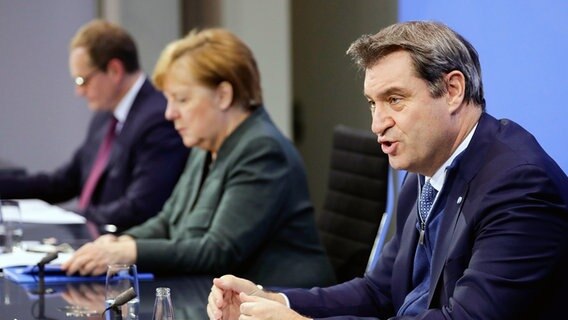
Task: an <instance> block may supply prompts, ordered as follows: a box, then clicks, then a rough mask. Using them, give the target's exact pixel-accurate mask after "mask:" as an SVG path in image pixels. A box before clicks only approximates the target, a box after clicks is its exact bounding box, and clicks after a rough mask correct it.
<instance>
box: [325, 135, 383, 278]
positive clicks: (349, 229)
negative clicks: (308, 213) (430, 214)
mask: <svg viewBox="0 0 568 320" xmlns="http://www.w3.org/2000/svg"><path fill="white" fill-rule="evenodd" d="M388 169H389V164H388V157H387V156H386V155H385V154H384V153H383V152H382V151H381V148H380V145H379V144H378V143H377V137H376V136H375V135H373V134H372V133H371V132H370V131H363V130H359V129H353V128H348V127H345V126H337V127H335V128H334V132H333V146H332V152H331V167H330V171H329V178H328V179H329V181H328V190H327V193H326V196H325V201H324V205H323V210H322V211H321V212H320V213H319V215H318V217H317V224H318V229H319V232H320V237H321V240H322V243H323V245H324V247H325V249H326V251H327V254H328V256H329V258H330V261H331V264H332V265H333V268H334V270H335V274H336V277H337V280H338V281H339V282H343V281H346V280H350V279H353V278H355V277H360V276H362V275H363V274H364V273H365V269H366V267H367V262H368V260H369V255H370V253H371V250H372V248H373V244H374V241H375V238H376V236H377V231H378V229H379V225H380V222H381V218H382V216H383V213H384V212H385V209H386V204H387V189H388V173H389V170H388Z"/></svg>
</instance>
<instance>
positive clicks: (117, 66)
mask: <svg viewBox="0 0 568 320" xmlns="http://www.w3.org/2000/svg"><path fill="white" fill-rule="evenodd" d="M106 73H107V74H108V75H110V76H111V77H113V79H114V78H117V79H121V78H122V76H123V75H124V73H125V69H124V65H123V64H122V61H120V60H118V59H111V60H110V61H109V62H108V63H107V68H106Z"/></svg>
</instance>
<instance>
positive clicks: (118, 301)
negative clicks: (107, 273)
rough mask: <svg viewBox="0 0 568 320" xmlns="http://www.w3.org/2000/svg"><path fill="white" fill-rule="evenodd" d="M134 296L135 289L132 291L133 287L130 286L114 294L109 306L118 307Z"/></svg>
mask: <svg viewBox="0 0 568 320" xmlns="http://www.w3.org/2000/svg"><path fill="white" fill-rule="evenodd" d="M134 298H136V291H134V288H132V287H130V288H128V289H127V290H125V291H123V292H121V293H120V294H119V295H118V296H116V298H115V299H114V302H113V303H112V304H111V305H110V307H109V308H115V307H120V306H122V305H123V304H125V303H127V302H128V301H130V300H132V299H134Z"/></svg>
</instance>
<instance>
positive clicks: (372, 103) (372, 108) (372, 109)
mask: <svg viewBox="0 0 568 320" xmlns="http://www.w3.org/2000/svg"><path fill="white" fill-rule="evenodd" d="M367 103H368V104H369V110H370V111H371V113H375V109H376V108H377V107H376V106H375V101H372V100H368V101H367Z"/></svg>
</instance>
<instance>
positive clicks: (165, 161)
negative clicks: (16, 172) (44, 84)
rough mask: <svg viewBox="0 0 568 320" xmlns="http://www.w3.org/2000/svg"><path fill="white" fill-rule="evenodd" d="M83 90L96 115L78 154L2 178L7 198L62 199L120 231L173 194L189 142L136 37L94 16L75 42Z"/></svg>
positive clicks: (74, 60)
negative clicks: (141, 58)
mask: <svg viewBox="0 0 568 320" xmlns="http://www.w3.org/2000/svg"><path fill="white" fill-rule="evenodd" d="M69 66H70V72H71V76H72V77H73V78H74V82H75V89H76V93H77V95H80V96H82V97H84V98H85V99H86V100H87V102H88V105H89V108H90V109H91V110H93V111H94V116H93V118H92V120H91V123H90V125H89V129H88V131H87V137H86V138H85V141H84V142H83V144H82V145H81V146H80V147H79V149H78V150H77V151H76V152H75V154H74V155H73V157H72V158H71V160H70V161H69V162H68V163H66V164H65V165H63V166H61V167H60V168H58V169H57V170H55V171H54V172H52V173H39V174H33V175H28V176H16V177H5V178H4V177H3V178H1V179H0V195H2V197H3V198H39V199H43V200H45V201H48V202H50V203H60V202H64V201H68V200H71V199H73V198H74V197H79V201H78V206H77V210H76V211H78V212H79V213H81V214H83V215H84V216H85V217H86V218H87V219H88V220H89V221H91V222H93V223H94V224H95V225H96V226H98V227H99V229H100V230H99V231H120V230H124V229H126V228H128V227H131V226H134V225H138V224H140V223H142V222H144V221H146V220H147V219H148V218H150V217H152V216H154V215H155V214H156V213H157V212H158V211H159V210H160V209H161V208H162V206H163V204H164V202H165V200H166V199H167V198H168V197H169V195H170V193H171V191H172V189H173V187H174V185H175V184H176V182H177V180H178V177H179V175H180V174H181V172H182V170H183V168H184V166H185V161H186V159H187V156H188V152H189V150H188V149H187V148H186V147H185V146H184V145H183V143H182V141H181V139H180V137H179V135H178V134H177V132H176V131H175V129H174V128H173V126H172V124H171V123H170V122H169V121H167V120H166V119H165V117H164V113H165V110H166V100H165V98H164V97H163V95H162V94H161V93H160V92H158V91H157V90H155V89H154V87H153V86H152V84H151V83H150V82H149V81H148V80H146V77H145V75H144V74H143V73H142V71H141V70H140V66H139V62H138V53H137V49H136V45H135V43H134V40H133V39H132V37H131V36H130V35H129V34H128V33H127V32H126V31H125V30H123V29H122V28H120V27H118V26H116V25H114V24H111V23H108V22H105V21H101V20H94V21H92V22H90V23H88V24H86V25H85V26H83V27H82V28H80V29H79V30H78V32H77V34H76V35H75V36H74V38H73V39H72V40H71V44H70V54H69Z"/></svg>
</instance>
